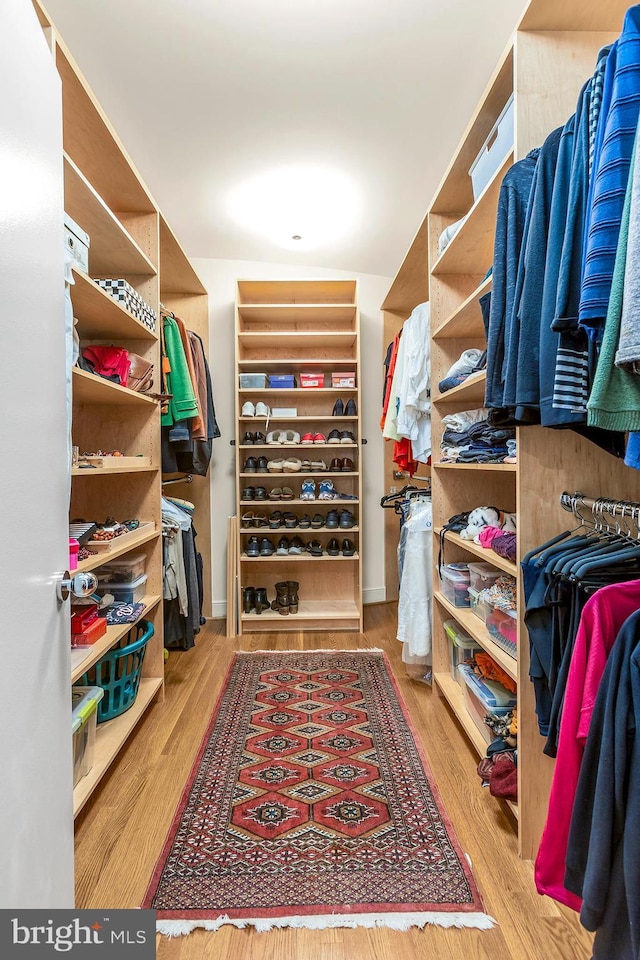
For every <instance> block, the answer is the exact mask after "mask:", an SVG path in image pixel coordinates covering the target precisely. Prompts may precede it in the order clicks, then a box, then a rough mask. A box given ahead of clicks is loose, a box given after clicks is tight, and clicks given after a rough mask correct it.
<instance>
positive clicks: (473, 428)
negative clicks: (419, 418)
mask: <svg viewBox="0 0 640 960" xmlns="http://www.w3.org/2000/svg"><path fill="white" fill-rule="evenodd" d="M478 414H484V416H481V417H480V418H479V417H478ZM443 424H444V426H445V431H444V433H443V435H442V443H441V447H442V461H443V462H444V463H502V462H504V460H505V457H509V456H511V455H513V454H512V453H511V450H510V445H512V444H513V443H514V442H515V435H516V431H515V428H514V427H508V426H493V425H492V424H491V423H490V421H489V418H488V411H486V410H480V411H478V410H469V411H465V412H463V413H456V414H449V415H448V416H446V417H444V418H443ZM511 449H512V450H514V448H513V446H512V447H511ZM514 452H515V450H514Z"/></svg>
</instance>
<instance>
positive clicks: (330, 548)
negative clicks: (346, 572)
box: [327, 537, 340, 557]
mask: <svg viewBox="0 0 640 960" xmlns="http://www.w3.org/2000/svg"><path fill="white" fill-rule="evenodd" d="M327 553H328V554H329V556H330V557H337V556H338V555H339V553H340V546H339V544H338V541H337V540H336V538H335V537H331V540H329V543H328V544H327Z"/></svg>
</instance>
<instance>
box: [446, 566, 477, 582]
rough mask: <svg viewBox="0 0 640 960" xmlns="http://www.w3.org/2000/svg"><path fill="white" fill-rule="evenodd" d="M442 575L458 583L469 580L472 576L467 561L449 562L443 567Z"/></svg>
mask: <svg viewBox="0 0 640 960" xmlns="http://www.w3.org/2000/svg"><path fill="white" fill-rule="evenodd" d="M442 576H443V577H446V578H447V580H454V581H455V582H457V583H461V582H462V581H463V580H465V581H468V580H469V577H470V573H469V567H468V565H467V564H466V563H449V564H447V565H446V566H445V567H443V568H442Z"/></svg>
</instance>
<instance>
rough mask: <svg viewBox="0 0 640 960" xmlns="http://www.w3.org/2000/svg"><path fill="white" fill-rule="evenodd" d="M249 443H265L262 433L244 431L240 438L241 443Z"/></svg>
mask: <svg viewBox="0 0 640 960" xmlns="http://www.w3.org/2000/svg"><path fill="white" fill-rule="evenodd" d="M251 443H266V437H265V435H264V433H245V435H244V437H243V438H242V444H243V446H244V444H251Z"/></svg>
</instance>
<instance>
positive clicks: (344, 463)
mask: <svg viewBox="0 0 640 960" xmlns="http://www.w3.org/2000/svg"><path fill="white" fill-rule="evenodd" d="M329 470H331V471H332V472H334V473H335V472H338V473H352V472H353V460H350V459H349V457H343V458H342V459H340V457H334V459H333V460H332V461H331V466H330V467H329Z"/></svg>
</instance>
